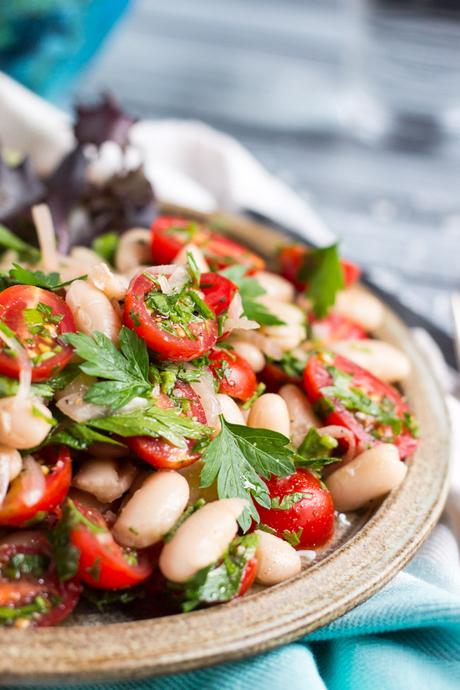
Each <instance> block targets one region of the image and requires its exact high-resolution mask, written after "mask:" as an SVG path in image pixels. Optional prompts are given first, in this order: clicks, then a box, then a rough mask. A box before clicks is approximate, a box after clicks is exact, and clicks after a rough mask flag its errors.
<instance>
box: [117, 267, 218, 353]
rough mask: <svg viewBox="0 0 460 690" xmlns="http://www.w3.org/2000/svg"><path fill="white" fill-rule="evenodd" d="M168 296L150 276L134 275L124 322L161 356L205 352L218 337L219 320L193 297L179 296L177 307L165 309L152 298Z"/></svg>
mask: <svg viewBox="0 0 460 690" xmlns="http://www.w3.org/2000/svg"><path fill="white" fill-rule="evenodd" d="M156 296H158V297H161V298H166V296H165V295H163V293H162V292H161V290H160V289H159V287H157V286H156V285H155V284H154V283H153V282H152V281H151V280H150V279H149V278H147V276H145V275H144V274H141V275H139V276H137V278H135V279H134V280H133V281H132V283H131V285H130V287H129V290H128V293H127V295H126V298H125V310H124V317H123V318H124V322H125V324H126V325H127V326H129V327H130V328H132V329H133V330H134V331H136V333H137V334H138V335H139V336H140V337H141V338H143V340H145V342H146V343H147V345H148V347H149V348H150V349H151V350H153V351H154V352H155V353H156V354H157V355H158V356H159V357H160V358H161V359H173V360H175V361H179V362H184V361H188V360H190V359H194V358H195V357H199V356H200V355H202V354H204V353H205V352H207V351H208V350H210V349H211V347H212V346H213V345H214V344H215V342H216V340H217V322H216V320H215V319H210V318H206V317H205V316H203V315H202V314H201V312H200V310H199V308H198V307H196V306H193V304H192V306H191V305H190V298H189V297H187V296H185V297H184V298H180V301H179V302H178V308H177V309H175V310H174V311H171V310H168V309H167V308H165V309H164V311H163V313H162V312H161V311H160V308H159V307H158V306H156V305H155V304H154V303H153V301H151V302H150V306H149V304H148V301H149V299H150V300H153V298H154V297H156Z"/></svg>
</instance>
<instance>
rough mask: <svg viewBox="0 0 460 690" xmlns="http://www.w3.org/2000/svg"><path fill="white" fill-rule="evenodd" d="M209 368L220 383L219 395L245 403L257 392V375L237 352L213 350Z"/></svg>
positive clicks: (210, 355)
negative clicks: (222, 394) (228, 396)
mask: <svg viewBox="0 0 460 690" xmlns="http://www.w3.org/2000/svg"><path fill="white" fill-rule="evenodd" d="M209 368H210V369H211V371H212V374H213V376H214V378H215V379H217V380H218V381H219V393H224V394H225V395H230V396H231V397H232V398H237V399H238V400H243V401H244V402H245V401H246V400H249V398H252V396H253V395H254V393H255V392H256V389H257V379H256V375H255V374H254V372H253V370H252V369H251V367H250V366H249V364H248V363H247V362H246V360H245V359H243V357H240V355H237V354H236V352H232V351H231V350H213V351H212V352H211V353H210V354H209Z"/></svg>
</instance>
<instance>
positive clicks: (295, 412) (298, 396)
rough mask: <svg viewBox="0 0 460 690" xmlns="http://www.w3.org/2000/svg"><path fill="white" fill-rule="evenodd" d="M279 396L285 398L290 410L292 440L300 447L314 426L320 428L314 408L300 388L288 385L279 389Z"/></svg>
mask: <svg viewBox="0 0 460 690" xmlns="http://www.w3.org/2000/svg"><path fill="white" fill-rule="evenodd" d="M279 395H281V397H282V398H283V400H284V402H285V403H286V405H287V408H288V410H289V420H290V423H291V440H292V443H293V444H294V446H295V447H296V448H297V446H300V444H301V443H302V441H303V440H304V438H305V436H306V434H307V432H308V430H309V429H311V427H312V426H315V427H316V426H318V425H319V422H318V420H317V418H316V416H315V413H314V412H313V408H312V406H311V404H310V402H309V400H308V398H307V396H306V395H305V394H304V393H302V391H301V390H300V388H299V387H298V386H295V385H294V384H292V383H287V384H286V385H285V386H281V388H280V389H279Z"/></svg>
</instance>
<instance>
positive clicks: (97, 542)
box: [70, 504, 153, 589]
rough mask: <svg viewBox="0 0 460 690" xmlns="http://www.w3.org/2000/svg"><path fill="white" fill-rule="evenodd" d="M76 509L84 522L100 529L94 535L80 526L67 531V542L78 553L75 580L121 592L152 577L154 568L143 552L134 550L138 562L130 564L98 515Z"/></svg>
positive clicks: (84, 509)
mask: <svg viewBox="0 0 460 690" xmlns="http://www.w3.org/2000/svg"><path fill="white" fill-rule="evenodd" d="M76 507H77V509H78V510H79V511H80V513H82V514H83V515H84V517H85V518H86V519H87V520H89V521H90V522H92V523H93V524H94V525H95V526H97V527H98V528H102V530H103V531H102V532H97V533H94V532H92V531H91V529H90V528H89V527H87V526H86V525H84V524H81V523H80V524H78V525H77V526H76V527H74V528H73V529H72V530H71V532H70V541H71V543H72V544H73V546H75V547H76V548H77V549H78V551H79V552H80V557H79V565H78V577H79V578H81V580H83V582H86V584H88V585H91V587H95V588H97V589H124V588H125V587H133V586H134V585H137V584H139V583H140V582H143V581H144V580H146V579H147V578H148V577H149V576H150V575H151V574H152V572H153V565H152V564H151V562H150V558H149V556H148V555H147V553H146V552H144V551H135V552H134V553H135V554H136V558H137V562H136V564H134V565H130V564H129V563H128V561H127V560H126V558H125V556H124V551H123V548H122V547H121V546H120V545H119V544H117V543H116V541H115V540H114V538H113V537H112V535H111V533H110V531H109V529H108V528H107V525H106V522H105V520H104V518H103V517H102V515H101V513H99V512H98V511H97V510H96V509H95V508H89V507H87V506H83V505H82V504H76Z"/></svg>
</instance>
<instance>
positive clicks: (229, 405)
mask: <svg viewBox="0 0 460 690" xmlns="http://www.w3.org/2000/svg"><path fill="white" fill-rule="evenodd" d="M216 397H217V400H218V401H219V405H220V411H221V413H222V414H223V415H224V419H225V421H226V422H230V424H243V425H246V422H245V421H244V417H243V415H242V414H241V410H240V408H239V407H238V405H237V404H236V402H235V401H234V400H233V398H231V397H230V396H229V395H225V394H224V393H218V394H217V396H216Z"/></svg>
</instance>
